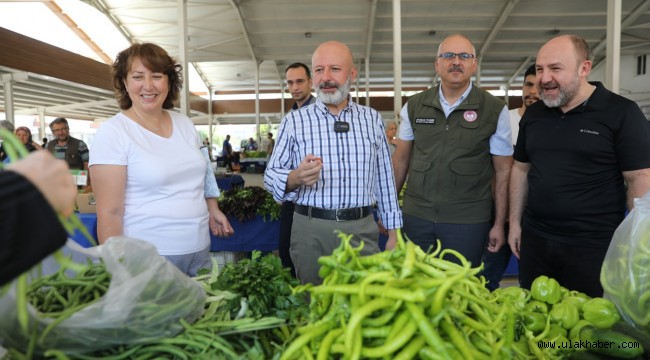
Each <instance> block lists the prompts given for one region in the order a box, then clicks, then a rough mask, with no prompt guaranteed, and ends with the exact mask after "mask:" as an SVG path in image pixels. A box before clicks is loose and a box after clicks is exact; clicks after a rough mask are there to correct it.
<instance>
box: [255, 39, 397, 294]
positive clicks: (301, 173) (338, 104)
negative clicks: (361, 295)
mask: <svg viewBox="0 0 650 360" xmlns="http://www.w3.org/2000/svg"><path fill="white" fill-rule="evenodd" d="M312 70H313V72H314V79H313V83H314V88H315V90H316V92H317V95H318V99H317V101H316V103H315V104H313V105H311V106H307V107H302V108H300V109H298V110H296V111H293V112H290V113H289V114H287V116H286V117H285V118H284V119H283V120H282V124H281V125H280V130H279V132H278V140H277V143H276V150H275V151H274V152H273V155H272V156H271V160H270V163H269V166H268V167H267V168H266V172H265V173H264V185H265V187H266V188H267V190H268V191H270V192H271V193H272V194H273V197H274V198H275V199H276V200H277V201H286V200H289V201H292V200H293V201H295V203H296V207H295V212H294V216H293V226H292V229H291V249H290V253H291V259H292V260H293V263H294V265H295V267H296V275H297V277H298V279H299V280H300V281H301V283H313V284H320V283H321V282H322V279H321V278H320V277H319V276H318V270H319V264H318V258H319V257H320V256H322V255H328V254H331V252H332V251H333V250H334V249H335V248H336V247H337V246H338V245H339V244H340V240H339V238H338V236H337V234H336V232H335V230H339V231H341V232H343V233H345V234H351V235H354V237H353V240H352V242H353V244H355V245H358V244H359V243H360V242H363V243H364V245H363V250H362V254H372V253H376V252H379V251H380V250H379V246H378V244H377V241H378V236H379V232H378V229H377V224H376V222H375V220H374V218H373V216H372V215H373V214H372V213H373V210H372V206H373V205H374V202H375V201H376V202H377V206H378V215H379V218H380V219H381V220H382V222H383V224H384V226H385V227H386V228H387V229H389V230H388V231H389V236H388V237H389V240H388V245H387V246H388V247H389V248H391V247H392V246H394V245H395V240H396V230H395V229H397V228H399V227H401V225H402V216H401V211H400V209H399V206H398V204H397V194H396V192H395V182H394V179H393V174H392V171H391V164H390V154H389V151H388V144H387V142H386V135H385V133H384V126H383V121H382V118H381V115H380V114H379V113H378V112H377V111H375V110H373V109H371V108H369V107H366V106H361V105H358V104H356V103H354V102H352V101H351V99H350V96H349V89H350V84H351V83H352V82H353V81H354V80H355V78H356V76H357V70H356V68H355V67H354V63H353V59H352V52H351V51H350V49H349V48H348V47H347V46H346V45H344V44H342V43H340V42H335V41H329V42H325V43H323V44H321V45H320V46H319V47H318V48H317V49H316V51H315V52H314V54H313V56H312Z"/></svg>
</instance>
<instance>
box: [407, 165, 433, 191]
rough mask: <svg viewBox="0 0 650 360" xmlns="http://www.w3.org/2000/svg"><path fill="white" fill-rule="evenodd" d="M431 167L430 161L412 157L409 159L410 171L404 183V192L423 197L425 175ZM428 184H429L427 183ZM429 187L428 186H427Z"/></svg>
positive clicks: (425, 181) (425, 187)
mask: <svg viewBox="0 0 650 360" xmlns="http://www.w3.org/2000/svg"><path fill="white" fill-rule="evenodd" d="M430 169H431V161H427V160H420V159H413V160H412V161H411V171H410V174H409V177H408V184H407V185H406V192H407V193H408V194H409V195H413V196H418V197H424V196H425V195H426V194H425V192H426V190H427V188H428V187H427V186H426V185H427V184H429V183H428V182H427V175H428V173H429V172H430ZM429 185H430V184H429ZM429 187H430V186H429Z"/></svg>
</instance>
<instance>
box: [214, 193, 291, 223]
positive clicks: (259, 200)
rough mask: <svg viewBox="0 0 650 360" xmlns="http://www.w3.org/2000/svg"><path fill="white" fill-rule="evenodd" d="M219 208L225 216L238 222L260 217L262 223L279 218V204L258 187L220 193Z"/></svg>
mask: <svg viewBox="0 0 650 360" xmlns="http://www.w3.org/2000/svg"><path fill="white" fill-rule="evenodd" d="M219 207H220V208H221V211H223V213H224V214H226V215H227V216H232V217H235V218H236V219H237V220H239V221H240V222H245V221H248V220H252V219H253V218H255V216H257V215H259V216H262V218H263V219H264V221H267V220H277V219H279V218H280V204H278V203H277V202H275V200H273V196H272V195H271V194H270V193H269V192H268V191H266V190H264V189H263V188H261V187H259V186H248V187H244V188H239V189H230V190H226V191H224V192H222V193H221V197H220V198H219Z"/></svg>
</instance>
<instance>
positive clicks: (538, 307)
mask: <svg viewBox="0 0 650 360" xmlns="http://www.w3.org/2000/svg"><path fill="white" fill-rule="evenodd" d="M524 310H526V311H532V312H536V313H540V314H544V315H547V314H548V305H546V303H545V302H542V301H539V300H531V301H529V302H528V304H526V307H525V308H524Z"/></svg>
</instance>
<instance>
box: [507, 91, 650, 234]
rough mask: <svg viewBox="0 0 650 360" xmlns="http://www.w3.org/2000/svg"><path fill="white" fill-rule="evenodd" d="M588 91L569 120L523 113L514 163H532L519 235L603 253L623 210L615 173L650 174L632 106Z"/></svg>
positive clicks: (648, 138)
mask: <svg viewBox="0 0 650 360" xmlns="http://www.w3.org/2000/svg"><path fill="white" fill-rule="evenodd" d="M592 85H596V90H595V91H594V93H593V94H592V95H591V97H590V98H589V99H588V100H587V101H585V102H584V103H583V104H581V105H579V106H577V107H576V108H574V109H572V110H570V111H568V112H567V113H562V111H560V109H559V108H549V107H547V106H546V105H544V103H543V102H542V101H538V102H536V103H535V104H533V105H532V106H530V107H528V108H527V109H526V112H525V113H524V116H523V118H522V119H521V122H520V125H519V126H520V130H519V138H518V141H517V146H516V147H515V153H514V158H515V160H517V161H520V162H525V163H530V164H531V169H530V172H529V173H528V201H527V204H526V208H525V211H524V217H523V220H522V226H523V227H524V230H525V231H532V232H535V233H536V234H538V235H540V236H543V237H544V238H547V239H550V240H556V241H562V242H569V243H572V244H575V241H576V239H578V238H579V239H580V243H581V245H584V246H595V247H607V246H608V245H609V242H610V241H611V238H612V235H613V233H614V231H615V230H616V228H617V227H618V225H619V224H620V223H621V221H622V220H623V217H624V215H625V210H626V193H625V192H626V189H625V184H624V179H623V175H622V173H621V172H622V171H630V170H638V169H643V168H650V128H649V127H648V124H647V120H646V119H645V117H644V115H643V113H642V112H641V110H640V109H639V106H638V105H637V104H636V103H634V102H633V101H631V100H629V99H626V98H624V97H622V96H619V95H617V94H614V93H612V92H611V91H609V90H607V89H605V88H604V87H603V85H602V84H601V83H599V82H595V83H592Z"/></svg>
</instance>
